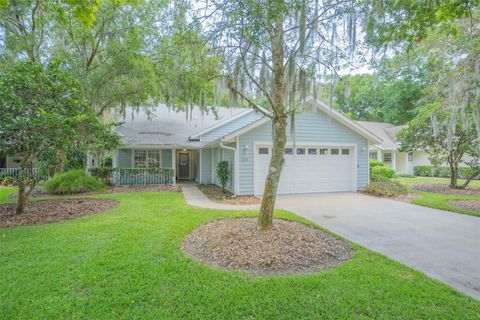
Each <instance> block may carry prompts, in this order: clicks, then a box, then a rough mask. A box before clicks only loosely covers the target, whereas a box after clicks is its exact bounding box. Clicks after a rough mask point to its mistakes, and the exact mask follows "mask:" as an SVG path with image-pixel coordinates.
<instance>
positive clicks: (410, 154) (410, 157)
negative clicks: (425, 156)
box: [408, 152, 413, 161]
mask: <svg viewBox="0 0 480 320" xmlns="http://www.w3.org/2000/svg"><path fill="white" fill-rule="evenodd" d="M408 161H413V152H409V153H408Z"/></svg>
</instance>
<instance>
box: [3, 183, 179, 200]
mask: <svg viewBox="0 0 480 320" xmlns="http://www.w3.org/2000/svg"><path fill="white" fill-rule="evenodd" d="M124 192H182V188H181V187H180V186H172V185H145V186H111V187H108V188H107V190H105V191H99V192H86V193H81V194H79V195H82V196H88V195H95V194H105V193H124ZM74 195H77V194H71V195H68V196H74ZM17 196H18V195H17V194H16V193H14V194H11V195H10V196H9V197H10V198H11V199H15V198H16V197H17ZM52 196H58V195H54V194H48V193H45V192H44V191H42V189H41V187H36V188H35V189H34V190H33V192H32V194H31V197H32V198H47V197H52Z"/></svg>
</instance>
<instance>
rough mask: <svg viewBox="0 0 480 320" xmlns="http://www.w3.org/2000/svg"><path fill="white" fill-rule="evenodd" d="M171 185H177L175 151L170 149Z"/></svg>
mask: <svg viewBox="0 0 480 320" xmlns="http://www.w3.org/2000/svg"><path fill="white" fill-rule="evenodd" d="M172 169H173V185H175V184H176V183H177V179H176V177H177V150H176V149H172Z"/></svg>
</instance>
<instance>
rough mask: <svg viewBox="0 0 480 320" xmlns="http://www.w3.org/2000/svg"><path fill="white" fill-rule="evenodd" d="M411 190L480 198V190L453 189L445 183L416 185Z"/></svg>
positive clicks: (472, 188) (469, 188)
mask: <svg viewBox="0 0 480 320" xmlns="http://www.w3.org/2000/svg"><path fill="white" fill-rule="evenodd" d="M410 188H412V189H413V190H418V191H424V192H431V193H441V194H460V195H471V196H476V195H478V196H480V188H476V187H467V188H466V189H452V188H450V187H449V186H448V184H445V183H415V184H413V185H412V186H411V187H410Z"/></svg>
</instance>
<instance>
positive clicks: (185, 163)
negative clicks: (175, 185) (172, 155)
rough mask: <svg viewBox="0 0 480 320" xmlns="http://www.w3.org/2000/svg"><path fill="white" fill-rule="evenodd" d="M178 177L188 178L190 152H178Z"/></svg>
mask: <svg viewBox="0 0 480 320" xmlns="http://www.w3.org/2000/svg"><path fill="white" fill-rule="evenodd" d="M178 179H190V153H188V152H187V153H180V154H179V158H178Z"/></svg>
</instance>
